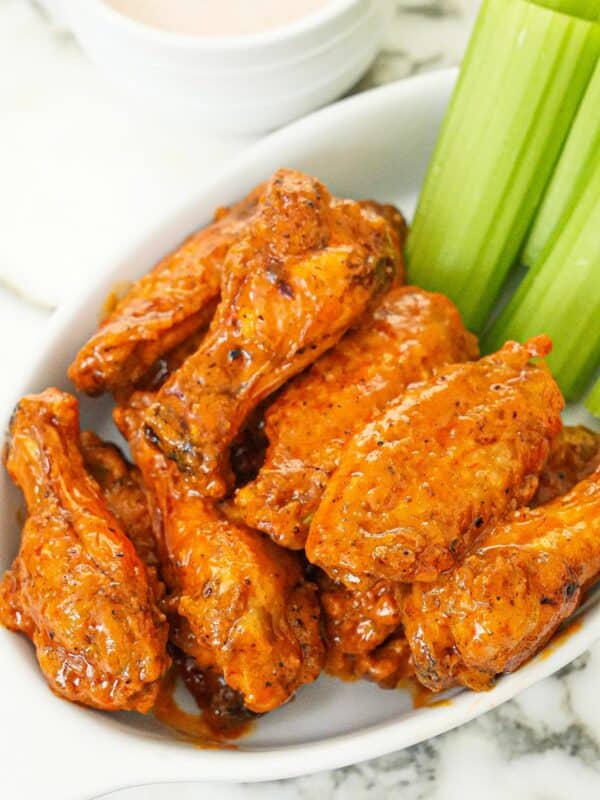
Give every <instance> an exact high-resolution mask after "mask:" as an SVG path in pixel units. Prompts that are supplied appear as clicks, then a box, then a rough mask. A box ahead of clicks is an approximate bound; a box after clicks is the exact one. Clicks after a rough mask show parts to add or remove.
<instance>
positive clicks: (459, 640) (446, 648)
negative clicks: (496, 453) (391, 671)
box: [403, 468, 600, 691]
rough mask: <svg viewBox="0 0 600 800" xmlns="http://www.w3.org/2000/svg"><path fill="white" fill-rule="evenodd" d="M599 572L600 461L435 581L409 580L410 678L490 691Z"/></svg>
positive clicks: (542, 640) (499, 530)
mask: <svg viewBox="0 0 600 800" xmlns="http://www.w3.org/2000/svg"><path fill="white" fill-rule="evenodd" d="M599 572H600V468H599V469H598V470H596V472H594V473H593V475H592V476H590V477H589V478H586V479H585V480H583V481H581V482H580V483H578V484H577V485H576V486H575V488H574V489H572V490H571V491H570V492H569V493H568V494H566V495H564V496H562V497H558V498H556V499H555V500H552V501H551V502H550V503H548V504H547V505H544V506H540V507H538V508H537V509H528V508H524V509H520V510H518V511H517V512H515V514H514V515H513V517H512V518H511V519H509V520H508V521H507V522H504V523H502V524H499V525H498V526H497V527H496V528H494V529H493V530H491V531H490V532H489V533H488V534H487V536H485V538H484V539H483V540H482V541H481V542H480V543H479V545H478V547H477V550H475V551H474V552H473V553H471V555H469V556H468V557H467V558H466V559H465V561H464V562H463V563H462V564H461V565H460V566H459V567H457V568H456V569H454V570H452V571H451V572H449V573H447V574H445V575H442V576H440V578H439V579H438V580H437V581H436V582H435V583H434V584H432V585H430V586H428V585H423V584H414V586H413V587H412V590H411V593H410V594H409V595H408V597H407V599H406V601H405V605H404V609H403V616H404V625H405V629H406V634H407V638H408V642H409V644H410V648H411V650H412V657H413V661H414V665H415V670H416V674H417V677H418V678H419V680H420V681H421V683H423V684H424V685H425V686H427V687H428V688H429V689H432V690H433V691H441V690H443V689H447V688H449V687H451V686H457V685H462V686H468V687H470V688H472V689H476V690H480V689H487V688H489V686H490V685H491V683H492V681H493V680H494V677H495V676H496V675H499V674H500V673H503V672H513V671H514V670H516V669H518V667H520V666H521V664H523V663H524V662H525V661H527V660H528V659H530V658H531V657H532V656H533V655H535V653H536V652H537V651H538V650H539V649H540V648H541V647H542V646H543V645H544V644H545V643H546V642H547V641H548V639H549V638H550V637H551V636H552V634H553V633H554V631H555V630H556V629H557V627H558V626H559V625H560V623H561V622H562V621H563V620H564V619H566V618H567V617H568V616H569V615H570V614H571V613H572V612H573V611H574V610H575V608H576V607H577V605H578V603H579V601H580V599H581V590H582V587H584V586H585V585H586V584H587V583H588V582H589V581H591V580H592V579H593V578H595V577H596V576H597V575H598V573H599Z"/></svg>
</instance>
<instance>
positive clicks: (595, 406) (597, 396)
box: [585, 378, 600, 418]
mask: <svg viewBox="0 0 600 800" xmlns="http://www.w3.org/2000/svg"><path fill="white" fill-rule="evenodd" d="M585 405H586V408H587V409H588V411H591V412H592V414H593V415H594V416H595V417H599V418H600V378H598V380H597V381H596V383H595V384H594V388H593V389H592V391H591V392H590V393H589V394H588V396H587V398H586V401H585Z"/></svg>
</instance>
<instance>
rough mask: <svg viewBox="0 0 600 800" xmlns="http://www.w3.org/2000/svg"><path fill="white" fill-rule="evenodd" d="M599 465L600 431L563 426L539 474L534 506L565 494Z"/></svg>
mask: <svg viewBox="0 0 600 800" xmlns="http://www.w3.org/2000/svg"><path fill="white" fill-rule="evenodd" d="M599 464H600V433H596V432H595V431H591V430H589V429H588V428H584V426H583V425H576V426H574V427H565V428H563V429H562V431H561V433H560V435H559V436H558V438H557V439H556V441H555V442H554V444H553V446H552V449H551V450H550V455H549V456H548V460H547V461H546V464H545V465H544V468H543V469H542V471H541V472H540V475H539V485H538V488H537V492H536V493H535V496H534V497H533V500H532V501H531V505H532V506H533V507H534V508H535V507H536V506H539V505H542V503H547V502H548V501H550V500H554V498H555V497H560V495H561V494H566V493H567V492H568V491H570V490H571V489H572V488H573V486H575V484H576V483H578V482H579V481H581V480H583V479H584V478H587V476H588V475H591V474H592V472H593V471H594V470H595V469H596V467H597V466H598V465H599Z"/></svg>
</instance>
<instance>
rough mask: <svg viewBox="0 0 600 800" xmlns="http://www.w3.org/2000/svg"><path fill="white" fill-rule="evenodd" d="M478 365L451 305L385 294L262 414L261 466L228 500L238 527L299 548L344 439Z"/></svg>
mask: <svg viewBox="0 0 600 800" xmlns="http://www.w3.org/2000/svg"><path fill="white" fill-rule="evenodd" d="M477 355H478V349H477V342H476V339H475V337H474V336H473V335H472V334H470V333H468V331H466V330H465V328H464V326H463V324H462V322H461V319H460V315H459V313H458V311H457V309H456V307H455V306H454V305H453V304H452V303H451V302H450V301H449V300H447V299H446V298H445V297H443V296H442V295H439V294H431V293H429V292H424V291H423V290H421V289H418V288H415V287H411V286H407V287H401V288H397V289H393V290H392V291H391V292H389V293H388V294H387V295H385V297H384V298H383V300H382V301H381V302H380V303H379V305H378V306H377V307H376V308H375V309H374V310H373V311H372V312H371V313H369V314H368V315H367V316H366V317H365V318H364V320H363V321H362V324H361V325H360V327H359V328H358V329H357V330H354V331H351V332H350V333H347V334H346V336H344V338H343V339H342V340H341V341H340V342H339V343H338V344H337V345H336V346H335V347H334V348H333V349H332V350H330V351H329V352H328V353H326V354H325V355H324V356H322V357H321V358H320V359H319V360H318V361H317V362H316V364H313V366H312V367H311V368H310V369H309V370H308V371H307V372H305V373H304V374H302V375H300V376H298V377H297V378H296V379H295V380H294V381H293V382H292V383H291V384H290V385H289V386H287V387H286V388H285V389H284V390H283V392H282V394H281V395H280V396H279V398H278V399H277V400H276V401H275V402H274V403H273V404H272V405H271V406H270V407H269V409H268V411H267V413H266V416H265V434H266V436H267V439H268V441H269V447H268V449H267V454H266V459H265V463H264V465H263V467H262V469H261V470H260V473H259V475H258V477H257V479H256V480H255V481H253V482H252V483H250V484H248V485H247V486H245V487H244V488H243V489H241V490H240V491H239V492H238V493H237V496H236V501H235V502H236V505H237V506H238V508H239V511H240V513H241V515H242V517H243V518H244V520H245V522H246V523H247V524H248V525H250V526H251V527H253V528H258V529H259V530H261V531H264V532H265V533H268V534H269V536H271V538H272V539H273V540H274V541H276V542H277V543H278V544H282V545H284V546H285V547H289V548H292V549H298V548H302V547H304V544H305V542H306V537H307V535H308V528H309V524H310V520H311V519H312V516H313V515H314V513H315V511H316V510H317V508H318V506H319V502H320V500H321V497H322V495H323V492H324V490H325V487H326V485H327V483H328V481H329V478H330V477H331V475H332V473H333V472H334V471H335V469H336V467H337V466H338V464H339V461H340V457H341V455H342V453H343V451H344V448H345V446H346V443H347V441H348V439H349V438H350V436H351V435H352V432H353V431H354V430H357V429H360V428H362V427H363V426H364V424H365V423H366V422H368V421H369V419H370V418H371V417H372V416H373V415H374V414H375V413H377V412H378V411H380V410H381V409H382V408H383V406H384V405H385V403H387V402H388V401H389V400H391V399H392V398H394V397H397V396H398V395H399V394H401V393H402V391H403V390H404V389H405V388H406V386H407V385H408V384H409V383H414V382H415V381H420V380H423V379H424V378H427V377H429V376H430V375H431V374H432V372H433V371H434V369H435V368H436V367H439V366H442V365H445V364H451V363H453V362H458V361H465V360H468V359H472V358H476V357H477Z"/></svg>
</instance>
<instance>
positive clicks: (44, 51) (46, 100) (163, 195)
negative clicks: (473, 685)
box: [0, 0, 600, 800]
mask: <svg viewBox="0 0 600 800" xmlns="http://www.w3.org/2000/svg"><path fill="white" fill-rule="evenodd" d="M390 2H394V5H395V9H396V14H395V18H394V24H393V25H392V26H391V27H390V29H389V31H388V34H387V38H386V42H385V43H384V47H383V50H382V52H381V54H380V56H379V57H378V59H377V61H376V63H375V65H374V66H373V68H372V69H371V71H370V73H369V74H368V75H367V76H366V77H365V78H364V79H363V81H361V84H360V85H359V87H357V89H362V88H368V87H370V86H373V85H377V84H380V83H384V82H387V81H390V80H396V79H398V78H402V77H404V76H407V75H410V74H413V73H414V72H418V71H422V70H426V69H434V68H436V67H440V66H444V65H447V64H453V63H457V62H458V61H459V60H460V56H461V53H462V51H463V48H464V44H465V41H466V38H467V36H468V32H469V30H470V26H471V24H472V21H473V18H474V14H475V12H476V8H477V5H478V2H477V0H390ZM248 143H249V140H247V139H245V140H244V139H236V138H233V137H229V138H227V137H223V136H222V135H218V136H217V135H211V134H210V132H207V131H206V130H198V129H193V128H192V129H186V130H182V129H181V127H180V126H178V125H175V124H172V123H170V122H169V120H164V119H161V118H160V117H159V116H158V115H153V114H151V113H148V114H145V115H142V114H141V113H140V112H139V111H137V112H136V113H133V112H132V111H131V110H130V109H128V108H127V107H126V106H125V105H124V104H123V103H122V101H121V100H119V99H118V98H116V97H115V96H114V93H113V92H112V90H111V89H110V88H109V87H108V86H107V85H106V84H105V83H104V80H103V78H102V76H101V75H99V74H98V73H97V72H96V70H95V69H94V68H93V67H92V66H91V65H90V64H89V63H88V62H87V61H86V59H85V57H84V56H83V54H82V53H81V52H80V51H79V49H78V47H77V46H76V45H75V43H74V42H73V41H72V39H71V38H70V37H69V35H68V34H67V33H66V32H65V31H63V30H61V29H60V27H58V26H57V25H55V24H53V23H52V21H51V20H49V19H47V18H46V17H45V16H44V15H43V14H42V13H40V11H39V10H38V9H37V8H36V6H35V5H33V4H30V3H29V2H28V0H0V176H1V177H0V220H1V223H0V231H1V235H0V324H1V326H2V334H3V335H2V336H1V337H0V347H1V348H2V361H3V366H4V376H5V377H4V381H3V382H2V385H0V402H2V401H3V395H2V393H3V392H5V391H6V389H5V388H4V387H5V386H7V385H9V384H11V383H12V382H13V381H14V380H16V377H17V373H18V372H19V370H20V369H21V368H22V365H23V364H24V363H26V362H27V360H28V358H29V356H30V354H31V352H32V351H33V350H34V348H35V346H36V343H37V342H39V341H40V339H41V338H43V336H44V330H45V325H46V323H47V320H48V318H49V315H50V314H51V310H52V309H53V308H54V307H56V306H57V305H58V304H59V303H61V302H63V301H65V300H66V299H68V298H69V296H70V295H71V293H72V292H73V291H74V289H75V288H76V287H77V286H79V285H82V284H84V283H85V282H86V280H87V278H88V276H89V275H90V274H92V273H93V272H94V271H95V270H96V269H97V268H98V267H99V266H100V265H102V264H105V263H106V261H107V259H110V258H111V257H112V254H113V253H116V252H117V251H118V250H119V249H120V247H121V246H122V245H123V243H124V242H125V241H126V240H127V239H129V238H130V236H131V230H132V229H135V226H136V223H141V222H144V224H147V223H148V222H151V221H152V220H155V219H159V218H160V217H161V216H163V215H164V214H165V213H166V212H168V211H169V209H170V208H175V207H177V206H178V205H179V204H181V203H183V202H185V200H186V199H187V198H188V197H189V196H190V194H191V193H193V192H194V191H195V190H196V188H197V187H198V186H199V185H201V184H202V182H204V181H205V180H206V179H207V178H208V177H209V175H210V173H211V172H212V171H214V170H216V169H218V168H219V166H220V165H221V164H222V163H223V162H224V161H225V160H226V159H227V158H228V157H230V156H231V155H233V154H235V153H236V152H238V151H240V150H241V149H242V148H243V147H245V146H246V145H247V144H248ZM599 678H600V645H598V646H597V647H596V648H594V649H593V650H592V651H591V652H590V653H587V654H585V655H584V656H582V657H581V658H580V659H578V661H577V662H575V663H574V664H572V665H570V666H569V667H567V668H566V669H565V670H563V671H562V673H560V674H559V675H557V676H555V677H552V678H550V679H548V680H546V681H544V682H543V683H541V684H539V685H538V686H536V687H534V688H532V689H530V690H529V691H527V692H525V693H524V694H522V695H521V696H520V697H519V698H517V699H516V700H514V701H512V702H510V703H507V704H506V705H504V706H502V707H501V708H500V709H498V710H497V711H495V712H492V713H489V714H487V715H486V716H485V717H483V718H481V719H480V720H478V721H475V722H473V723H470V724H469V725H466V726H464V727H463V728H461V729H459V730H457V731H454V732H451V733H448V734H446V735H444V736H440V737H438V738H437V739H435V740H432V741H429V742H426V743H423V744H421V745H418V746H416V747H413V748H410V749H408V750H406V751H403V752H400V753H396V754H394V755H391V756H387V757H385V758H381V759H377V760H375V761H371V762H367V763H365V764H362V765H358V766H355V767H349V768H347V769H342V770H337V771H335V772H329V773H323V774H319V775H312V776H308V777H305V778H301V779H296V780H290V781H283V782H279V783H276V784H261V785H255V786H243V785H237V786H234V785H228V786H223V785H219V786H217V785H203V786H201V787H200V786H193V787H189V786H182V785H180V786H178V787H169V788H166V787H154V788H141V789H137V790H133V791H131V792H129V793H127V795H125V794H123V795H121V794H118V795H114V797H117V796H118V797H123V798H125V797H127V798H129V800H159V798H160V800H166V798H169V800H170V799H171V798H172V799H173V800H176V799H177V800H192V798H194V800H195V799H196V798H219V799H220V800H221V799H222V800H254V799H255V798H261V800H262V799H263V798H264V800H275V798H277V800H312V798H319V799H321V798H323V800H346V799H348V800H354V799H355V798H360V799H361V800H363V798H364V800H387V799H388V798H390V799H391V798H398V799H399V800H454V798H457V799H458V798H460V800H470V799H471V798H473V799H474V798H476V797H477V798H479V797H480V796H482V795H483V796H485V798H486V800H504V798H508V797H510V798H511V800H563V798H564V799H565V800H566V799H567V798H569V800H572V799H573V798H586V797H590V798H593V797H600V692H598V691H597V685H598V680H599ZM1 781H2V778H1V771H0V796H1V795H2V791H1V789H2V784H1ZM25 800H29V798H26V799H25ZM82 800H83V798H82Z"/></svg>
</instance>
